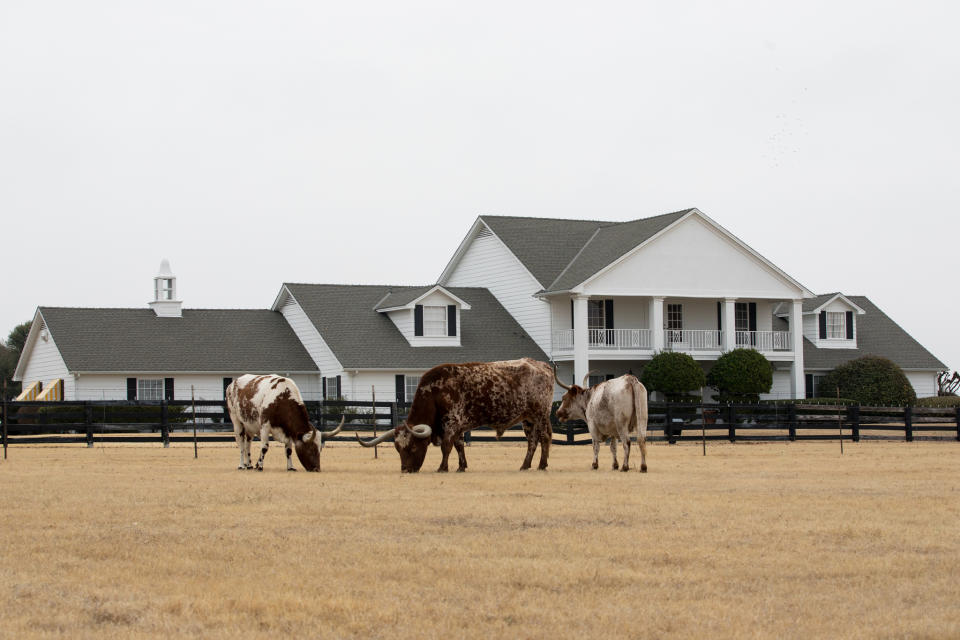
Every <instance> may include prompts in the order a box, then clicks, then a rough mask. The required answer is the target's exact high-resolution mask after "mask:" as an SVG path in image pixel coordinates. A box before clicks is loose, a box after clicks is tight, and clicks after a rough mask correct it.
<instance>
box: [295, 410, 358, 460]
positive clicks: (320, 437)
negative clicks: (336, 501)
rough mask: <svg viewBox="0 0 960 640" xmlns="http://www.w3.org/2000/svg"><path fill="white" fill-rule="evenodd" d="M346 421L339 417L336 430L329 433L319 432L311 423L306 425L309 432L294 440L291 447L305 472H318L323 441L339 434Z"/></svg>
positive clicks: (344, 418) (344, 417)
mask: <svg viewBox="0 0 960 640" xmlns="http://www.w3.org/2000/svg"><path fill="white" fill-rule="evenodd" d="M346 419H347V418H346V416H343V417H341V418H340V424H338V425H337V428H336V429H331V430H330V431H320V430H318V429H317V428H316V427H314V426H313V423H312V422H311V423H308V424H309V425H310V430H309V431H307V432H306V433H305V434H303V435H302V436H301V437H299V438H296V439H294V441H293V443H294V444H293V446H294V449H295V450H296V452H297V458H299V460H300V464H302V465H303V468H304V469H306V470H307V471H320V452H321V451H322V450H323V446H324V439H325V438H332V437H333V436H335V435H337V434H338V433H340V430H341V429H343V423H344V422H345V421H346Z"/></svg>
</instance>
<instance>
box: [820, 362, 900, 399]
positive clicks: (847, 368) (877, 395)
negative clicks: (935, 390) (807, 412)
mask: <svg viewBox="0 0 960 640" xmlns="http://www.w3.org/2000/svg"><path fill="white" fill-rule="evenodd" d="M838 389H839V393H840V395H841V396H842V397H844V398H852V399H853V400H855V401H856V402H858V403H860V404H862V405H866V406H897V407H899V406H904V405H913V404H916V402H917V394H916V392H915V391H914V390H913V385H911V384H910V381H909V380H907V376H906V374H904V373H903V370H902V369H901V368H900V367H898V366H897V365H896V363H894V362H893V361H891V360H888V359H887V358H881V357H879V356H863V357H862V358H857V359H856V360H851V361H850V362H846V363H844V364H842V365H840V366H839V367H837V368H836V369H834V370H833V371H831V372H830V373H828V374H827V375H826V376H824V377H823V380H821V381H820V387H819V391H820V395H821V396H823V397H826V398H829V397H830V396H833V395H837V390H838Z"/></svg>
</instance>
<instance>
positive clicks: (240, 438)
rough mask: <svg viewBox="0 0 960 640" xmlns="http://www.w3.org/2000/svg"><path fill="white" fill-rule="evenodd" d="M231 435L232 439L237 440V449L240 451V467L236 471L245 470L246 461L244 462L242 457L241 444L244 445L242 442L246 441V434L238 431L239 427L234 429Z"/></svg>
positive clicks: (244, 459)
mask: <svg viewBox="0 0 960 640" xmlns="http://www.w3.org/2000/svg"><path fill="white" fill-rule="evenodd" d="M233 435H234V437H235V438H236V440H237V448H238V449H240V466H239V467H237V469H246V468H247V460H246V458H244V456H243V443H244V441H246V439H247V436H246V434H244V433H243V432H242V431H240V427H239V426H238V427H236V428H235V429H234V430H233Z"/></svg>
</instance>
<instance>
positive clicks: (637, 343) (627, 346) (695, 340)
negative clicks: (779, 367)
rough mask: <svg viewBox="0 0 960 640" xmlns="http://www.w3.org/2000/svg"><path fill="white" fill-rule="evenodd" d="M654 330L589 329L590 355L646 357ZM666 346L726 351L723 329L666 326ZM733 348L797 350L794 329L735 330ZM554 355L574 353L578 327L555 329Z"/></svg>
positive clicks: (765, 350) (676, 348) (651, 350)
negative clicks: (623, 353) (614, 354)
mask: <svg viewBox="0 0 960 640" xmlns="http://www.w3.org/2000/svg"><path fill="white" fill-rule="evenodd" d="M654 344H655V343H654V330H653V329H588V330H587V346H588V354H589V355H590V356H603V355H608V354H609V352H611V351H614V352H625V353H627V354H628V355H636V356H644V355H650V354H652V353H654V351H655V348H654ZM661 344H662V345H663V347H662V349H663V350H666V351H682V352H691V353H692V352H701V351H716V352H721V351H724V345H725V343H724V336H723V331H720V330H716V329H663V330H662V343H661ZM732 345H733V346H732V347H731V348H737V347H745V348H749V349H756V350H757V351H760V352H767V353H772V352H778V351H783V352H787V351H792V350H793V335H792V333H791V332H790V331H735V332H734V335H733V341H732ZM552 346H553V351H552V352H553V355H554V356H555V357H563V356H570V355H572V354H573V353H574V330H573V329H560V330H556V331H554V332H553V342H552Z"/></svg>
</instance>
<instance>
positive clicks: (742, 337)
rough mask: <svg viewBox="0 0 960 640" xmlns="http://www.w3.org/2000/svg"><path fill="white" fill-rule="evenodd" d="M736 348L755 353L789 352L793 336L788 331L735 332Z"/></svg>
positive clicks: (791, 347)
mask: <svg viewBox="0 0 960 640" xmlns="http://www.w3.org/2000/svg"><path fill="white" fill-rule="evenodd" d="M736 340H737V346H738V347H746V348H748V349H756V350H757V351H791V350H792V349H793V336H792V334H791V333H790V332H789V331H737V335H736Z"/></svg>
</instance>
